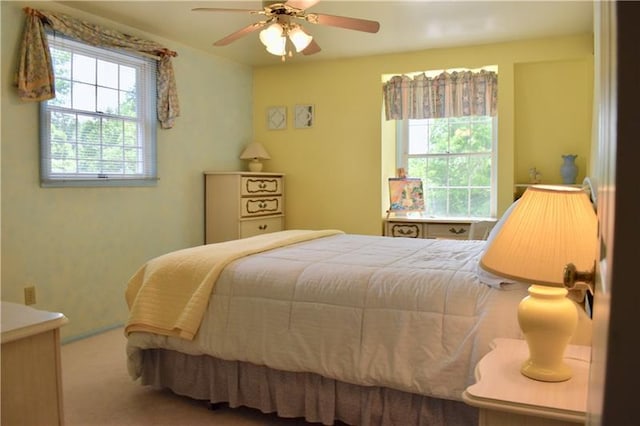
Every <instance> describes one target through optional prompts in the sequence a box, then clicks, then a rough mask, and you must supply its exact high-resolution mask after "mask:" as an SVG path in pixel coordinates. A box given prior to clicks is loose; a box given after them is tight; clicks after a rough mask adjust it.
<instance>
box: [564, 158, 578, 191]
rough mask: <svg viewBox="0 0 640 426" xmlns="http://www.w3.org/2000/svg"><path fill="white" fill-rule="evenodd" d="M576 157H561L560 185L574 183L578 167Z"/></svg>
mask: <svg viewBox="0 0 640 426" xmlns="http://www.w3.org/2000/svg"><path fill="white" fill-rule="evenodd" d="M577 156H578V155H577V154H566V155H563V156H562V159H563V160H564V161H563V163H562V166H561V167H560V175H561V176H562V183H564V184H573V183H576V177H577V176H578V166H577V165H576V157H577Z"/></svg>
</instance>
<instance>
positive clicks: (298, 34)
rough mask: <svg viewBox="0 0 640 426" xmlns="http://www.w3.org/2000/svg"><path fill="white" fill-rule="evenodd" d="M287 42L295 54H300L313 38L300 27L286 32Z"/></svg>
mask: <svg viewBox="0 0 640 426" xmlns="http://www.w3.org/2000/svg"><path fill="white" fill-rule="evenodd" d="M288 35H289V40H291V43H293V45H294V46H295V48H296V52H302V51H303V50H304V49H306V48H307V46H309V44H310V43H311V40H313V37H312V36H310V35H309V34H307V33H306V32H305V31H304V30H303V29H302V28H301V27H300V26H297V25H296V26H295V27H293V28H291V29H290V30H289V32H288Z"/></svg>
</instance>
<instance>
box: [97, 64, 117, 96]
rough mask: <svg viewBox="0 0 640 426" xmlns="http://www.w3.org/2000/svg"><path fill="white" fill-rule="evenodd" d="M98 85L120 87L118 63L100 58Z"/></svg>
mask: <svg viewBox="0 0 640 426" xmlns="http://www.w3.org/2000/svg"><path fill="white" fill-rule="evenodd" d="M98 86H104V87H110V88H112V89H117V88H118V64H114V63H113V62H107V61H100V60H98Z"/></svg>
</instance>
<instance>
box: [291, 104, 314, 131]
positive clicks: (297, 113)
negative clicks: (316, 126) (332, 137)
mask: <svg viewBox="0 0 640 426" xmlns="http://www.w3.org/2000/svg"><path fill="white" fill-rule="evenodd" d="M313 120H314V108H313V105H296V106H295V109H294V124H295V127H296V129H308V128H311V127H313Z"/></svg>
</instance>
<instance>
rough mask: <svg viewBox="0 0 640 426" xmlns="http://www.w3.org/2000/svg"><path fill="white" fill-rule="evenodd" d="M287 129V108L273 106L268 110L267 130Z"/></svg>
mask: <svg viewBox="0 0 640 426" xmlns="http://www.w3.org/2000/svg"><path fill="white" fill-rule="evenodd" d="M286 128H287V107H285V106H272V107H269V108H267V129H269V130H282V129H286Z"/></svg>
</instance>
